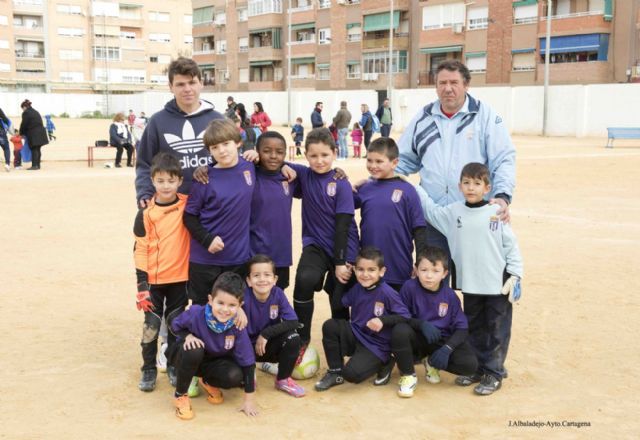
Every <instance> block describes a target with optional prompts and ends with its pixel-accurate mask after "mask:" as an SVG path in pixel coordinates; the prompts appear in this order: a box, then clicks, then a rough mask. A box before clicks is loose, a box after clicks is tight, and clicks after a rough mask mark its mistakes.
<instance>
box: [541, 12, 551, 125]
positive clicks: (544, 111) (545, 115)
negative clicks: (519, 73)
mask: <svg viewBox="0 0 640 440" xmlns="http://www.w3.org/2000/svg"><path fill="white" fill-rule="evenodd" d="M552 5H553V0H547V36H546V38H545V51H544V98H543V104H542V135H543V136H546V135H547V128H548V123H547V118H548V117H549V53H550V52H551V8H552Z"/></svg>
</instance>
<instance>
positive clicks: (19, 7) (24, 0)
mask: <svg viewBox="0 0 640 440" xmlns="http://www.w3.org/2000/svg"><path fill="white" fill-rule="evenodd" d="M43 13H44V0H13V14H14V15H18V14H31V15H42V14H43Z"/></svg>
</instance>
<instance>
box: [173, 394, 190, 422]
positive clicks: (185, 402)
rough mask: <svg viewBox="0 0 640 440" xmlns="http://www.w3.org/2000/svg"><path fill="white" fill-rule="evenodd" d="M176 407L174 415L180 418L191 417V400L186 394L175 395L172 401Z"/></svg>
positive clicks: (187, 418)
mask: <svg viewBox="0 0 640 440" xmlns="http://www.w3.org/2000/svg"><path fill="white" fill-rule="evenodd" d="M173 404H174V406H175V407H176V417H178V418H179V419H182V420H191V419H193V416H194V414H193V409H191V400H190V399H189V396H187V395H186V394H185V395H184V396H180V397H176V398H175V400H174V401H173Z"/></svg>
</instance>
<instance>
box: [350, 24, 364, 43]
mask: <svg viewBox="0 0 640 440" xmlns="http://www.w3.org/2000/svg"><path fill="white" fill-rule="evenodd" d="M347 26H349V25H347ZM360 40H362V27H361V26H360V23H354V24H353V25H351V27H350V28H348V29H347V41H349V42H353V41H360Z"/></svg>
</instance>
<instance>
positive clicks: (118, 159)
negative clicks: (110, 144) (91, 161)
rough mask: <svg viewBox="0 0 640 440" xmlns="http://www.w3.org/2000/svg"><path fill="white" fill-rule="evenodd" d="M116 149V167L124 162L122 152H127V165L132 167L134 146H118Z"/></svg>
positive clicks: (128, 144)
mask: <svg viewBox="0 0 640 440" xmlns="http://www.w3.org/2000/svg"><path fill="white" fill-rule="evenodd" d="M115 147H116V165H120V162H121V161H122V150H123V149H124V150H127V165H131V155H132V154H133V145H131V144H130V143H124V144H118V145H115Z"/></svg>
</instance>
